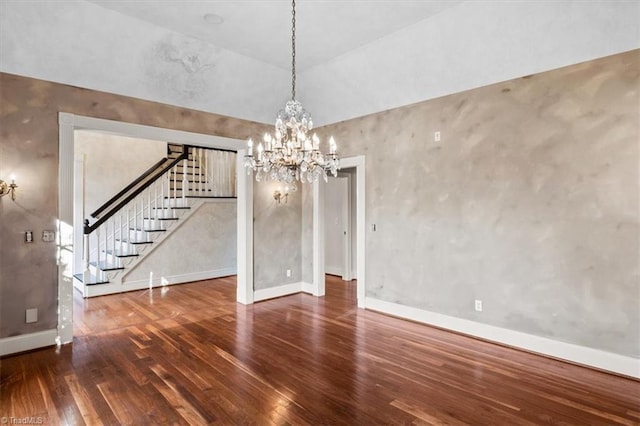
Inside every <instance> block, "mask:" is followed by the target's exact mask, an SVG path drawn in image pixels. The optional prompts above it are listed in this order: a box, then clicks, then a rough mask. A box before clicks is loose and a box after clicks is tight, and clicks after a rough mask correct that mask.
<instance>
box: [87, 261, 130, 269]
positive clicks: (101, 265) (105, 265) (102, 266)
mask: <svg viewBox="0 0 640 426" xmlns="http://www.w3.org/2000/svg"><path fill="white" fill-rule="evenodd" d="M89 265H92V266H95V267H96V268H98V269H100V270H101V271H119V270H121V269H124V266H116V265H114V264H113V263H108V262H105V261H104V260H101V261H100V262H90V263H89Z"/></svg>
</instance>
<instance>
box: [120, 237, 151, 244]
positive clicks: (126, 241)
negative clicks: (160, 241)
mask: <svg viewBox="0 0 640 426" xmlns="http://www.w3.org/2000/svg"><path fill="white" fill-rule="evenodd" d="M116 241H122V242H123V243H127V244H132V245H140V244H153V241H141V240H133V241H131V240H127V239H124V240H119V239H117V238H116Z"/></svg>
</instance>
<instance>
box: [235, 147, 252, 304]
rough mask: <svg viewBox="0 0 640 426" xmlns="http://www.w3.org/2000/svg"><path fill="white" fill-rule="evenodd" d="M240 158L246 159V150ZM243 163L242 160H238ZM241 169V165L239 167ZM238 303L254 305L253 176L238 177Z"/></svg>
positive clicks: (243, 174)
mask: <svg viewBox="0 0 640 426" xmlns="http://www.w3.org/2000/svg"><path fill="white" fill-rule="evenodd" d="M240 153H242V154H241V155H239V156H238V158H242V157H244V150H242V151H239V154H240ZM238 161H241V160H238ZM238 170H241V169H240V165H239V166H238ZM237 248H238V256H237V258H238V275H237V277H238V278H237V295H236V298H237V301H238V303H242V304H245V305H248V304H251V303H253V175H247V174H246V173H240V174H239V175H238V244H237Z"/></svg>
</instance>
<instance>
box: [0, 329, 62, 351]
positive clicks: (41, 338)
mask: <svg viewBox="0 0 640 426" xmlns="http://www.w3.org/2000/svg"><path fill="white" fill-rule="evenodd" d="M57 338H58V330H57V329H55V328H53V329H51V330H44V331H38V332H36V333H29V334H21V335H20V336H11V337H4V338H2V339H0V356H5V355H10V354H16V353H19V352H24V351H30V350H32V349H38V348H45V347H47V346H53V345H56V344H57Z"/></svg>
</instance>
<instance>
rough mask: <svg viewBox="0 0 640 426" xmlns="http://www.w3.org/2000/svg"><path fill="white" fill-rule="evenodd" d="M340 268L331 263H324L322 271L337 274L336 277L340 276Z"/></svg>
mask: <svg viewBox="0 0 640 426" xmlns="http://www.w3.org/2000/svg"><path fill="white" fill-rule="evenodd" d="M342 272H343V271H342V268H341V267H340V266H333V265H325V267H324V273H325V274H329V275H337V276H338V277H341V276H342Z"/></svg>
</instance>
